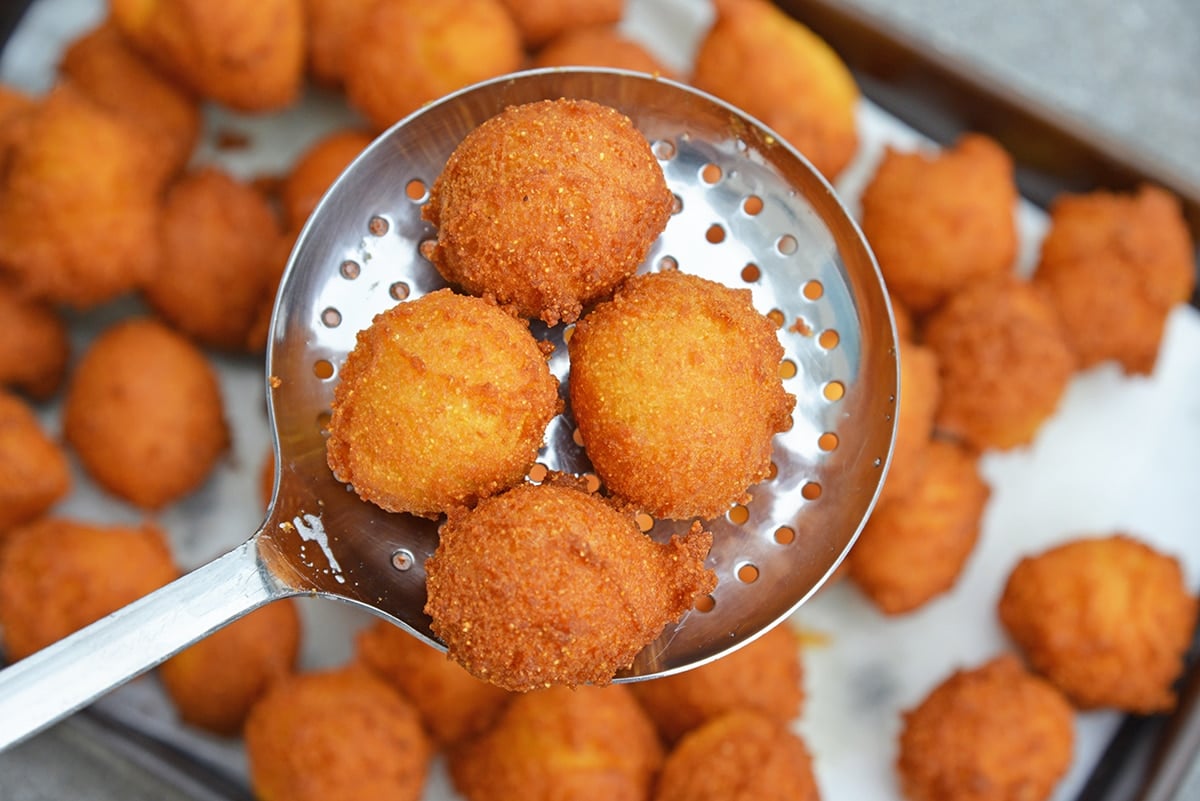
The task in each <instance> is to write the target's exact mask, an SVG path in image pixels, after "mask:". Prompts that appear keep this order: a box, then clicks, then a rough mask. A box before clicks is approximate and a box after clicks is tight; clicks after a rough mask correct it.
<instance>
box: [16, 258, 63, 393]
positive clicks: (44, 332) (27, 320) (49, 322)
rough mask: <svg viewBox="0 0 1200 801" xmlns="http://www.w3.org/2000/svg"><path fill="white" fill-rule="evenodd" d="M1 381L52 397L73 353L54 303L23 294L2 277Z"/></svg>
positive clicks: (23, 389) (25, 391)
mask: <svg viewBox="0 0 1200 801" xmlns="http://www.w3.org/2000/svg"><path fill="white" fill-rule="evenodd" d="M0 320H4V324H5V331H4V337H3V338H0V385H3V386H7V387H11V388H13V389H16V390H18V391H20V392H23V393H24V394H26V395H28V396H29V397H30V398H33V399H34V400H49V399H50V398H51V397H52V396H53V395H54V394H55V393H56V392H58V388H59V386H60V385H61V384H62V380H63V376H64V375H66V372H67V359H68V358H69V357H70V355H71V342H70V339H68V337H67V324H66V322H65V321H64V320H63V318H62V317H60V316H59V314H58V312H56V311H55V310H54V307H53V306H52V305H50V304H49V303H44V302H42V301H39V300H35V299H33V298H28V297H24V296H23V295H22V294H21V293H20V292H19V291H18V290H17V289H16V287H14V286H12V285H10V284H9V283H7V282H5V281H0Z"/></svg>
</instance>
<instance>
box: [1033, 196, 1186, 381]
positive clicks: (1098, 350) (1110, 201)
mask: <svg viewBox="0 0 1200 801" xmlns="http://www.w3.org/2000/svg"><path fill="white" fill-rule="evenodd" d="M1033 280H1034V283H1036V284H1037V285H1038V286H1040V287H1043V288H1044V289H1045V290H1046V292H1047V294H1048V295H1049V297H1050V299H1051V301H1052V302H1053V303H1054V307H1055V308H1056V309H1057V310H1058V313H1059V315H1060V316H1061V317H1062V320H1063V330H1064V331H1065V333H1066V336H1067V340H1068V341H1069V342H1070V343H1071V347H1072V348H1073V349H1074V350H1075V353H1076V354H1077V355H1078V356H1079V363H1080V366H1081V367H1090V366H1091V365H1094V364H1097V363H1098V362H1102V361H1105V360H1107V359H1114V360H1116V361H1117V362H1119V363H1120V365H1121V366H1122V367H1123V368H1124V369H1125V372H1126V373H1149V372H1150V371H1151V370H1153V369H1154V363H1155V361H1156V359H1157V357H1158V346H1159V343H1160V342H1161V340H1162V334H1163V325H1164V324H1165V322H1166V318H1167V313H1168V312H1170V310H1171V309H1172V308H1173V307H1174V306H1176V305H1177V304H1180V303H1186V302H1187V300H1188V298H1189V297H1190V296H1191V294H1192V290H1193V289H1194V288H1195V286H1196V264H1195V261H1194V250H1193V245H1192V239H1191V235H1190V234H1189V233H1188V229H1187V223H1186V222H1184V219H1183V214H1182V212H1181V210H1180V206H1179V200H1178V199H1177V198H1176V197H1174V196H1173V195H1171V194H1170V193H1168V192H1166V191H1164V190H1162V189H1159V188H1157V187H1153V186H1142V187H1141V188H1140V189H1138V191H1137V192H1136V193H1134V194H1127V195H1118V194H1111V193H1108V192H1094V193H1092V194H1087V195H1065V196H1063V197H1060V198H1059V199H1058V200H1056V201H1055V203H1054V205H1053V206H1052V208H1051V210H1050V230H1049V232H1048V233H1047V234H1046V238H1045V239H1044V240H1043V241H1042V252H1041V260H1040V262H1039V263H1038V267H1037V272H1036V273H1035V274H1034V277H1033Z"/></svg>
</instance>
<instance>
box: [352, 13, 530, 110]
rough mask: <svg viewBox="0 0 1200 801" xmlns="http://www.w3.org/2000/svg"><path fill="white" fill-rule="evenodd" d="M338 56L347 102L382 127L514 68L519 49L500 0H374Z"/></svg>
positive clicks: (521, 57) (517, 64)
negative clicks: (435, 0)
mask: <svg viewBox="0 0 1200 801" xmlns="http://www.w3.org/2000/svg"><path fill="white" fill-rule="evenodd" d="M344 58H345V62H344V64H343V69H344V71H345V84H346V96H347V98H348V99H349V101H350V105H352V106H354V107H355V108H357V109H358V110H359V111H361V112H362V113H363V115H365V116H366V118H367V119H368V120H369V121H370V122H371V124H372V125H373V126H374V127H375V128H376V129H378V130H383V129H385V128H388V127H390V126H391V125H392V124H393V123H395V122H397V121H399V120H400V119H402V118H403V117H406V116H408V115H409V114H411V113H412V112H414V111H416V110H417V109H418V108H420V107H421V106H422V105H424V104H425V103H428V102H430V101H432V100H437V99H438V98H439V97H441V96H442V95H446V94H449V93H450V92H453V91H456V90H458V89H462V88H463V87H465V86H469V85H470V84H473V83H477V82H479V81H482V80H486V79H487V78H494V77H496V76H498V75H503V74H505V73H508V72H513V71H515V70H517V69H519V68H520V66H521V63H522V61H523V60H524V58H525V55H524V53H523V52H522V50H521V37H520V34H519V33H518V32H517V28H516V24H515V23H514V22H513V20H512V17H510V16H509V14H508V12H507V11H506V10H505V8H504V5H503V4H502V3H501V2H500V0H439V2H436V3H429V2H426V0H377V2H374V3H373V4H372V5H371V6H370V7H369V8H368V9H367V12H366V13H365V14H363V15H362V16H361V17H360V19H359V20H358V22H357V24H356V27H355V29H354V34H353V36H352V37H351V46H350V48H349V49H348V50H347V51H346V52H345V54H344Z"/></svg>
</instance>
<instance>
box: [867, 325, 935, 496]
mask: <svg viewBox="0 0 1200 801" xmlns="http://www.w3.org/2000/svg"><path fill="white" fill-rule="evenodd" d="M899 350H900V390H901V391H900V405H899V406H898V408H897V409H896V442H895V445H894V446H893V448H892V463H891V466H890V467H889V468H888V474H887V481H886V482H884V485H883V488H882V489H881V490H880V493H879V500H880V501H881V502H882V501H885V500H888V499H890V498H901V497H904V496H907V495H909V494H911V493H912V492H913V491H914V490H916V488H917V482H918V481H920V476H921V463H922V461H923V460H924V458H925V451H926V450H927V449H928V447H929V438H930V436H931V435H932V434H933V420H934V416H935V415H936V414H937V409H938V403H939V401H940V400H941V379H940V378H938V363H937V356H935V355H934V353H933V351H932V350H930V349H929V348H926V347H925V346H923V345H917V344H915V343H913V342H911V341H904V340H901V342H900V346H899Z"/></svg>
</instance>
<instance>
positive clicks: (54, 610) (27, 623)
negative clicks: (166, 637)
mask: <svg viewBox="0 0 1200 801" xmlns="http://www.w3.org/2000/svg"><path fill="white" fill-rule="evenodd" d="M178 576H179V570H178V568H177V567H176V566H175V563H174V561H173V560H172V559H171V553H170V550H169V549H168V547H167V540H166V537H165V535H164V534H163V532H162V530H161V529H159V528H158V527H156V526H153V525H149V524H146V525H143V526H140V527H133V526H97V525H92V524H89V523H82V522H75V521H71V520H63V519H57V518H42V519H41V520H38V521H37V522H34V523H30V524H29V525H27V526H24V527H22V528H18V529H15V530H14V531H12V532H11V534H10V535H9V537H8V539H7V541H6V543H5V546H4V549H3V551H0V628H3V630H4V653H5V656H7V657H8V659H9V660H10V661H16V660H18V659H23V658H24V657H26V656H29V655H30V654H32V653H33V652H34V651H39V650H41V649H42V648H45V647H46V646H47V645H50V644H51V643H53V642H57V641H58V640H61V639H62V638H63V637H66V636H67V635H68V634H71V633H72V632H74V631H77V630H78V629H81V628H83V627H84V626H86V625H88V624H90V623H93V622H95V621H97V620H99V619H100V618H102V617H104V616H105V615H107V614H109V613H111V612H115V611H116V610H118V609H120V608H121V607H123V606H125V605H126V604H130V603H132V602H133V601H136V600H137V599H138V598H140V597H142V596H143V595H146V594H148V593H150V592H152V591H154V590H156V589H158V588H159V587H161V586H163V585H164V584H167V583H169V582H171V581H173V580H174V579H176V578H177V577H178Z"/></svg>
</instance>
